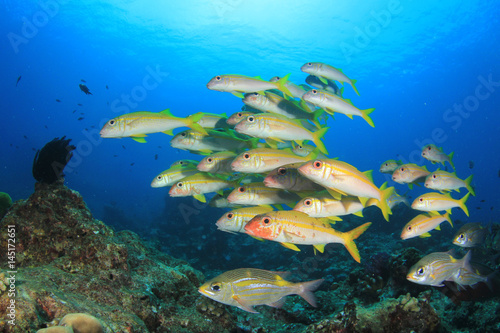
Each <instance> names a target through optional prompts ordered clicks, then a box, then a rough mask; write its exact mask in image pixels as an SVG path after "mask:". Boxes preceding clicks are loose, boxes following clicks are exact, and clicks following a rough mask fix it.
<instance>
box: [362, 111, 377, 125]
mask: <svg viewBox="0 0 500 333" xmlns="http://www.w3.org/2000/svg"><path fill="white" fill-rule="evenodd" d="M373 111H375V108H371V109H366V110H361V117H362V118H363V119H364V120H365V121H366V122H367V123H368V125H370V126H371V127H375V124H374V123H373V120H372V118H371V117H370V113H372V112H373Z"/></svg>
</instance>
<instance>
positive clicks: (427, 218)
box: [401, 213, 453, 239]
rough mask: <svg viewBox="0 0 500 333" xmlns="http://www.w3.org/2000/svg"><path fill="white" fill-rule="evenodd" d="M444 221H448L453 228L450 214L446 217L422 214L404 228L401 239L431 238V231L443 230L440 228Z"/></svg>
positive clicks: (445, 215)
mask: <svg viewBox="0 0 500 333" xmlns="http://www.w3.org/2000/svg"><path fill="white" fill-rule="evenodd" d="M444 221H448V222H449V223H450V225H451V227H452V228H453V223H452V222H451V219H450V214H449V213H446V214H444V215H429V214H420V215H418V216H415V217H414V218H413V219H411V221H410V222H408V223H407V224H406V225H405V226H404V228H403V231H402V232H401V239H410V238H413V237H417V236H418V237H421V238H424V237H431V234H430V233H429V231H431V230H434V229H436V230H441V229H440V228H439V226H440V224H441V223H443V222H444Z"/></svg>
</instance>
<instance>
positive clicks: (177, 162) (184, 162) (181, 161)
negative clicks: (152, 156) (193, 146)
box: [170, 160, 200, 168]
mask: <svg viewBox="0 0 500 333" xmlns="http://www.w3.org/2000/svg"><path fill="white" fill-rule="evenodd" d="M198 163H200V162H199V161H196V160H178V161H175V162H174V163H172V164H170V167H171V168H172V167H174V166H176V165H184V166H186V165H192V166H194V167H196V166H197V165H198Z"/></svg>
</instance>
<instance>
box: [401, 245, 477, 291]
mask: <svg viewBox="0 0 500 333" xmlns="http://www.w3.org/2000/svg"><path fill="white" fill-rule="evenodd" d="M470 258H471V252H470V251H469V252H467V254H466V255H465V256H464V257H463V258H462V259H455V258H454V257H453V256H452V255H451V254H449V253H448V252H434V253H431V254H428V255H426V256H425V257H423V258H422V259H420V260H419V261H418V262H417V263H416V264H415V265H413V266H412V267H411V268H410V270H409V272H408V275H407V276H406V278H407V279H408V280H409V281H411V282H414V283H417V284H422V285H430V286H434V287H443V286H444V283H443V282H444V281H451V280H452V278H453V275H454V274H456V273H457V270H458V269H460V268H466V269H468V270H472V268H471V267H470Z"/></svg>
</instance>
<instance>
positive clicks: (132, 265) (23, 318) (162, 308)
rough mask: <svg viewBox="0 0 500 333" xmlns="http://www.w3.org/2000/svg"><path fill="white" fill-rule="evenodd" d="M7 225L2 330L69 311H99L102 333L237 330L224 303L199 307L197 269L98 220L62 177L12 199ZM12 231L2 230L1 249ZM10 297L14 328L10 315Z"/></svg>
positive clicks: (30, 327)
mask: <svg viewBox="0 0 500 333" xmlns="http://www.w3.org/2000/svg"><path fill="white" fill-rule="evenodd" d="M7 226H14V229H15V232H14V234H15V235H14V236H15V242H16V251H15V252H16V255H15V258H12V257H11V256H7V251H0V256H1V257H0V261H1V262H4V263H5V262H8V263H9V264H10V262H12V265H13V266H12V267H10V268H7V267H6V266H3V267H1V268H2V270H0V318H2V319H1V320H0V332H34V331H37V330H39V329H42V328H47V327H51V326H57V325H58V324H59V322H60V321H61V319H62V318H63V317H64V316H65V315H67V314H69V313H88V314H89V315H92V316H94V317H96V318H97V319H99V321H100V322H101V323H102V325H103V327H104V332H229V331H231V330H233V329H235V328H236V324H234V323H233V321H232V318H231V316H230V315H229V314H228V313H227V312H226V311H225V309H220V311H218V312H217V314H216V315H210V314H207V313H206V312H203V311H200V310H199V309H198V308H199V306H197V304H198V303H197V301H198V299H199V298H201V297H202V296H201V295H199V293H198V291H197V289H198V287H199V286H200V285H201V284H202V283H203V282H204V276H203V275H202V274H201V273H200V272H199V271H196V270H195V269H193V268H192V267H191V266H189V265H188V264H187V263H186V262H184V261H181V260H178V259H175V258H172V257H170V256H168V255H166V254H164V253H160V252H159V251H157V250H155V249H153V248H150V247H148V246H147V245H145V243H144V242H143V241H141V239H140V238H139V237H138V236H137V235H136V234H135V233H132V232H128V231H123V232H118V233H115V232H114V231H113V230H112V229H111V228H109V227H107V226H106V225H105V224H104V223H103V222H101V221H98V220H95V219H94V218H93V217H92V214H91V213H90V211H89V210H88V208H87V206H86V205H85V203H84V201H83V199H82V197H81V196H80V195H79V194H78V193H77V192H75V191H72V190H70V189H68V188H67V187H66V186H64V185H63V184H62V181H57V182H55V183H53V184H50V185H49V184H44V183H37V184H36V186H35V192H34V193H33V194H32V195H31V196H30V198H29V199H27V200H21V201H17V202H16V203H14V205H13V206H12V207H11V209H10V211H9V214H8V215H7V216H6V217H5V218H4V219H3V220H2V221H1V222H0V228H1V230H7ZM11 236H13V235H12V234H11V235H10V236H9V235H8V233H7V232H2V233H0V246H1V248H2V249H7V248H8V242H9V241H8V238H9V237H11ZM11 259H13V260H11ZM7 269H8V270H9V271H15V273H9V272H8V271H7ZM13 276H15V281H14V280H13V279H10V278H11V277H13ZM13 290H14V291H15V293H16V296H15V297H11V294H10V293H9V292H11V291H13ZM12 300H14V301H15V324H16V325H15V326H13V325H11V324H10V323H9V322H8V320H9V318H8V317H7V314H8V313H10V311H11V309H10V308H8V307H9V305H10V304H11V303H12ZM197 307H198V308H197Z"/></svg>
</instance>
